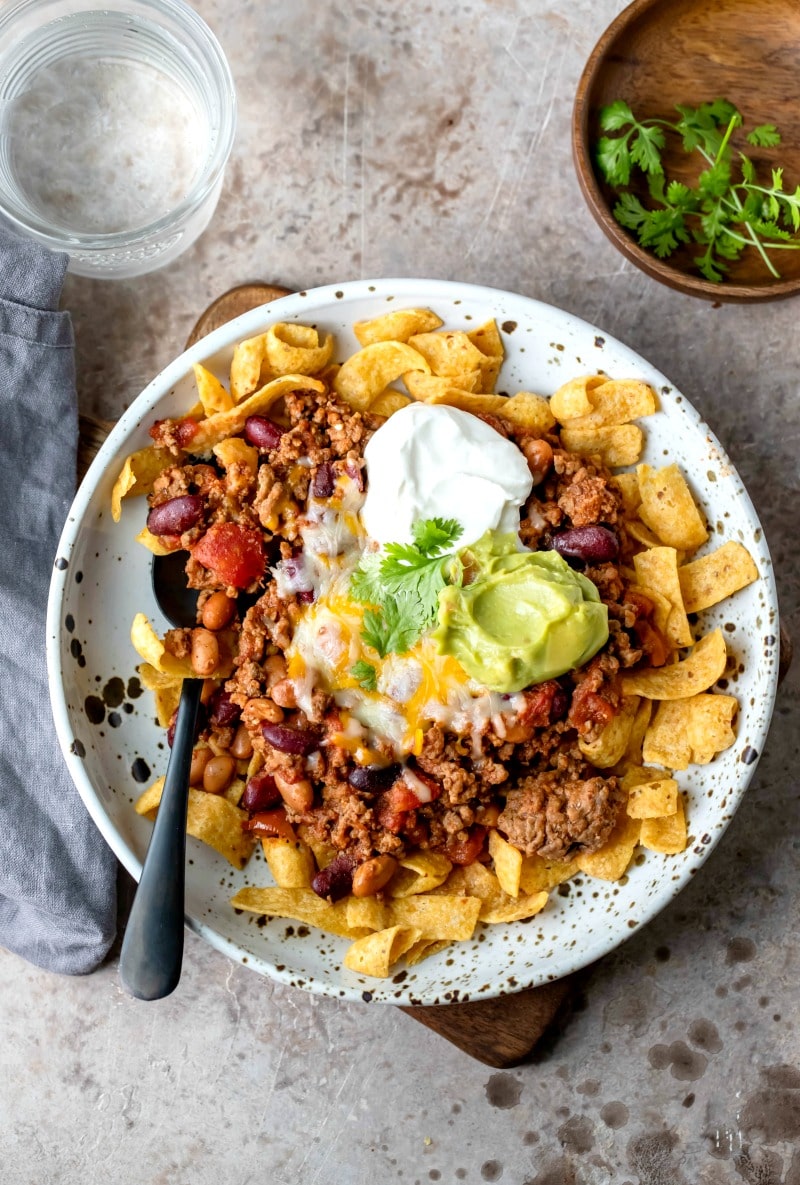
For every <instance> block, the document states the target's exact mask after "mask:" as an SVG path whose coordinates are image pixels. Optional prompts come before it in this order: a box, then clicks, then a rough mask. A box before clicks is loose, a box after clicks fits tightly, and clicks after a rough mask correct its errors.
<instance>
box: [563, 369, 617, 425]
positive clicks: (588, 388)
mask: <svg viewBox="0 0 800 1185" xmlns="http://www.w3.org/2000/svg"><path fill="white" fill-rule="evenodd" d="M607 381H608V380H607V379H606V377H605V375H602V374H587V375H583V376H582V377H581V378H577V379H570V381H569V382H568V383H562V385H561V386H560V387H559V388H558V390H557V391H556V392H555V393H554V394H553V395H551V397H550V410H551V412H552V413H553V415H554V416H555V418H556V419H557V420H558V422H559V424H566V423H568V422H569V421H570V420H577V419H580V417H581V416H588V415H589V414H590V413H591V412H592V411H593V410H594V405H593V404H592V401H591V399H590V395H591V392H592V391H594V390H595V389H596V388H597V387H599V386H600V385H601V384H602V383H605V382H607Z"/></svg>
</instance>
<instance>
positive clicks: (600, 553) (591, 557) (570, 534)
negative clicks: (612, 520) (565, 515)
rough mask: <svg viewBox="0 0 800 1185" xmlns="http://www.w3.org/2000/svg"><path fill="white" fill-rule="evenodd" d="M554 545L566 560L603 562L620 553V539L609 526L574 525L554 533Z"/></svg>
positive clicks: (585, 562) (584, 562)
mask: <svg viewBox="0 0 800 1185" xmlns="http://www.w3.org/2000/svg"><path fill="white" fill-rule="evenodd" d="M553 547H554V549H555V550H556V551H557V552H558V554H559V555H560V556H563V557H564V559H565V560H578V561H579V562H580V563H582V564H602V563H605V562H606V561H607V560H614V559H616V558H617V555H618V554H619V541H618V539H617V537H616V535H615V534H614V532H613V531H610V530H609V529H608V527H572V528H571V530H568V531H561V532H560V533H559V534H557V535H553Z"/></svg>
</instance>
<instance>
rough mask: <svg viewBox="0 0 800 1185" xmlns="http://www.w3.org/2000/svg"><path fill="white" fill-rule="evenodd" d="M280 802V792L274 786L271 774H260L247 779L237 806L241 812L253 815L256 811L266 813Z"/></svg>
mask: <svg viewBox="0 0 800 1185" xmlns="http://www.w3.org/2000/svg"><path fill="white" fill-rule="evenodd" d="M280 801H281V794H280V790H279V789H278V787H277V786H276V785H275V779H274V778H273V776H272V774H268V773H260V774H253V776H252V778H248V781H247V785H246V786H245V788H244V793H243V794H242V800H241V802H240V804H239V805H240V806H241V808H242V810H245V811H250V812H251V813H253V814H255V813H256V812H257V811H267V810H269V808H270V807H271V806H277V805H278V803H279V802H280Z"/></svg>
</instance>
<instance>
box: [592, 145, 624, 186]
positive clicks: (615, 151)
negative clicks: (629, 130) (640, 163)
mask: <svg viewBox="0 0 800 1185" xmlns="http://www.w3.org/2000/svg"><path fill="white" fill-rule="evenodd" d="M595 159H596V161H597V167H598V169H599V170H600V172H601V173H602V174H603V177H604V179H605V180H606V181H607V182H608V184H609V185H614V186H620V185H627V184H628V182H629V181H630V179H631V154H630V151H629V149H628V140H627V137H626V136H620V137H619V138H618V139H616V140H612V139H611V137H610V136H601V138H600V139H599V140H598V141H597V150H596V154H595Z"/></svg>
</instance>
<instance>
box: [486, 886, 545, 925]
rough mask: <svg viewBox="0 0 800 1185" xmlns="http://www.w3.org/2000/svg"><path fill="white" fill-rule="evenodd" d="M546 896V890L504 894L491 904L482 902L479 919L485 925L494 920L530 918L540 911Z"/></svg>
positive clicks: (506, 920) (492, 922)
mask: <svg viewBox="0 0 800 1185" xmlns="http://www.w3.org/2000/svg"><path fill="white" fill-rule="evenodd" d="M548 897H549V894H548V893H546V892H542V893H520V894H519V895H518V896H517V897H509V896H508V895H507V894H504V895H503V897H502V898H501V899H500V900H499V901H496V902H493V903H491V904H489V903H488V902H484V904H483V905H482V907H481V912H480V920H481V921H482V922H486V923H487V925H494V924H495V923H496V922H520V921H522V919H523V918H532V917H534V916H535V915H536V914H537V913H541V912H542V910H543V909H544V907H545V905H547V900H548Z"/></svg>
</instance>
